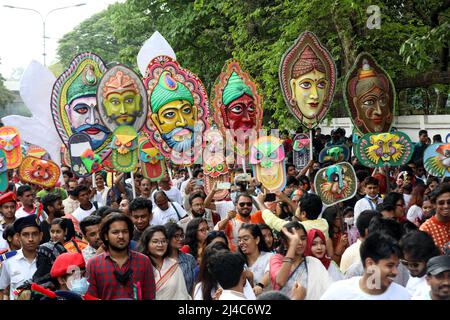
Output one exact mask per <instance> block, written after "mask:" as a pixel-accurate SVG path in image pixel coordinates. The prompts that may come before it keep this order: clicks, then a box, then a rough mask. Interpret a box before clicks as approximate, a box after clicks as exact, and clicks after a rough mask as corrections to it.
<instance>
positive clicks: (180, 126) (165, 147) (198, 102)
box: [144, 56, 209, 165]
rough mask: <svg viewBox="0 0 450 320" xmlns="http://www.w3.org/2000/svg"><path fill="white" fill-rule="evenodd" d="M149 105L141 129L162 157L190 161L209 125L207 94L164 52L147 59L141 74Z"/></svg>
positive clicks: (195, 155)
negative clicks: (145, 67) (145, 69)
mask: <svg viewBox="0 0 450 320" xmlns="http://www.w3.org/2000/svg"><path fill="white" fill-rule="evenodd" d="M144 85H145V87H146V88H147V90H148V97H149V103H150V109H151V110H149V113H148V116H147V122H146V125H145V126H144V131H145V132H146V133H147V134H148V136H149V139H150V141H151V142H152V144H153V145H155V146H156V147H157V148H158V150H160V151H161V153H162V154H163V155H164V156H165V157H170V158H171V159H172V162H174V163H175V164H182V165H191V164H193V163H194V160H195V159H197V158H199V154H200V153H201V151H202V147H203V146H204V140H203V134H204V132H205V130H207V129H208V128H209V123H208V120H207V117H208V105H209V102H208V96H207V94H206V90H205V87H204V85H203V83H202V82H201V81H200V79H199V78H198V77H197V76H196V75H195V74H193V73H192V72H191V71H189V70H187V69H184V68H182V67H180V66H179V64H178V62H177V61H175V60H173V59H172V58H169V57H167V56H158V57H156V58H154V59H153V60H151V61H150V63H149V65H148V67H147V71H146V74H145V76H144Z"/></svg>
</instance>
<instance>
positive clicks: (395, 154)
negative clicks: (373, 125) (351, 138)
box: [355, 131, 414, 168]
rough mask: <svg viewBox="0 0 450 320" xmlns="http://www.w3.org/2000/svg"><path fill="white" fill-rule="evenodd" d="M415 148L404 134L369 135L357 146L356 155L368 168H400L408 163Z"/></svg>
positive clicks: (362, 138) (363, 137) (398, 132)
mask: <svg viewBox="0 0 450 320" xmlns="http://www.w3.org/2000/svg"><path fill="white" fill-rule="evenodd" d="M413 150H414V146H413V144H412V142H411V140H410V138H409V137H408V135H406V134H405V133H403V132H400V131H397V132H395V133H379V134H373V133H367V134H365V135H364V136H362V137H361V139H359V141H358V143H357V144H356V145H355V155H356V157H357V158H358V160H359V162H360V163H361V164H362V165H364V166H366V167H371V168H375V167H383V166H386V165H388V166H392V167H395V166H400V165H402V164H406V163H408V161H409V160H410V159H411V157H412V153H413Z"/></svg>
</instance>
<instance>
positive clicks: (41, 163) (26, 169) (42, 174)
mask: <svg viewBox="0 0 450 320" xmlns="http://www.w3.org/2000/svg"><path fill="white" fill-rule="evenodd" d="M59 175H60V170H59V167H58V165H57V164H56V163H54V162H53V161H50V160H42V159H39V158H35V157H26V158H25V159H23V161H22V164H21V165H20V167H19V178H20V180H22V181H23V182H25V183H31V184H36V185H39V186H42V187H44V188H53V187H54V186H55V184H56V182H57V181H58V179H59Z"/></svg>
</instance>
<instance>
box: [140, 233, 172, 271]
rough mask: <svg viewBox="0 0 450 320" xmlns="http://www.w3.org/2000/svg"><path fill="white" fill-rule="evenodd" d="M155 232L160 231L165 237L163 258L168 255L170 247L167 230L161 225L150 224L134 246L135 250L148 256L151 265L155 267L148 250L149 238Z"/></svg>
mask: <svg viewBox="0 0 450 320" xmlns="http://www.w3.org/2000/svg"><path fill="white" fill-rule="evenodd" d="M156 232H161V233H162V234H164V236H165V237H166V240H167V250H166V252H165V253H164V255H163V258H165V257H168V256H170V254H171V252H172V251H171V248H170V245H169V238H168V236H167V231H166V228H165V227H164V226H161V225H158V226H151V227H149V228H147V229H145V230H144V232H143V233H142V235H141V238H140V239H139V242H138V245H137V248H136V251H137V252H140V253H142V254H145V255H146V256H147V257H149V258H150V261H151V263H152V265H153V266H155V267H156V265H155V262H154V261H153V258H152V256H151V255H150V251H149V250H148V244H149V243H150V240H151V239H152V238H153V235H154V234H155V233H156Z"/></svg>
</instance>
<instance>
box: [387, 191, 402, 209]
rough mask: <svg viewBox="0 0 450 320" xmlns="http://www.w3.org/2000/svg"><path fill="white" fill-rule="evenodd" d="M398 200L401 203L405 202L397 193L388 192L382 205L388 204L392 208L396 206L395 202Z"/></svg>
mask: <svg viewBox="0 0 450 320" xmlns="http://www.w3.org/2000/svg"><path fill="white" fill-rule="evenodd" d="M399 200H402V201H403V202H405V199H404V198H403V194H401V193H398V192H389V193H388V194H387V195H386V196H385V197H384V199H383V203H385V204H390V205H392V206H394V207H395V206H396V205H397V202H398V201H399Z"/></svg>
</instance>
